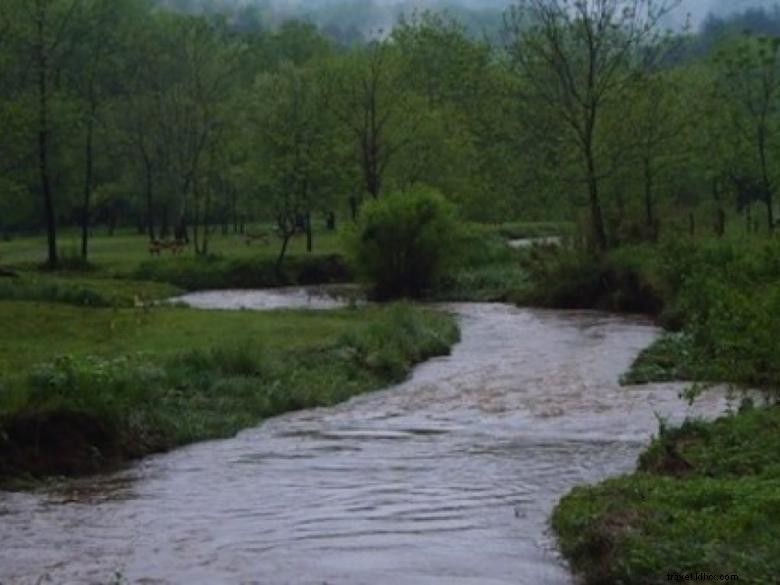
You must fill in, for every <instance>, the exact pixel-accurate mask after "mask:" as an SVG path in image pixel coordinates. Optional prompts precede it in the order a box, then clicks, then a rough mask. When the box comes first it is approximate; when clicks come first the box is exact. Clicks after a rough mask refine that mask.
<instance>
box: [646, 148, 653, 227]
mask: <svg viewBox="0 0 780 585" xmlns="http://www.w3.org/2000/svg"><path fill="white" fill-rule="evenodd" d="M643 166H644V172H645V223H646V225H647V227H648V228H650V229H651V230H652V228H653V226H654V225H655V218H654V217H653V172H652V169H651V168H650V161H649V160H648V159H647V158H645V159H644V161H643Z"/></svg>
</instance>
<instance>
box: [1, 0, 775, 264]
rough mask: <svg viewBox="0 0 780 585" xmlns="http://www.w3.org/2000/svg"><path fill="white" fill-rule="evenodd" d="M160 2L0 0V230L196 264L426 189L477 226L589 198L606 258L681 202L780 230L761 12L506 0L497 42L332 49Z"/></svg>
mask: <svg viewBox="0 0 780 585" xmlns="http://www.w3.org/2000/svg"><path fill="white" fill-rule="evenodd" d="M166 5H167V7H162V6H160V3H159V2H153V1H152V0H4V1H3V2H2V4H0V129H2V130H1V131H0V234H3V235H5V236H10V235H11V234H13V233H14V232H21V231H38V230H45V232H46V234H47V241H48V261H49V263H51V264H57V262H58V260H59V254H60V250H59V248H58V243H57V237H58V229H59V228H61V227H63V226H78V227H79V228H80V233H81V246H80V250H79V253H80V255H81V256H82V257H83V258H84V259H85V260H86V259H87V258H88V257H89V250H90V246H89V240H90V237H91V234H92V232H93V230H94V229H95V228H96V226H104V227H105V229H106V230H108V231H109V232H112V231H113V230H115V229H116V228H117V227H118V226H124V227H127V226H134V227H135V228H137V230H138V231H139V232H141V233H144V234H147V235H148V237H149V238H150V239H151V240H155V239H159V238H168V237H171V238H173V237H176V238H179V239H185V240H188V241H191V242H192V243H193V248H194V250H195V251H196V253H197V254H201V255H204V254H207V253H209V249H210V248H209V245H210V236H211V235H212V234H213V233H214V230H221V231H223V232H230V231H232V232H240V231H242V230H243V229H244V226H245V225H246V224H247V223H249V222H252V221H256V220H260V219H262V220H266V221H272V222H273V223H274V224H275V225H276V230H275V231H276V232H277V233H278V234H279V235H280V236H281V238H282V246H283V247H286V245H287V242H288V241H289V238H291V237H292V236H293V235H294V234H295V233H297V232H299V231H301V230H303V231H308V235H309V241H310V245H311V237H312V234H311V225H312V223H313V221H314V220H316V219H318V218H320V219H323V220H325V221H326V222H327V223H328V224H329V225H331V226H332V225H333V223H334V221H335V215H336V214H337V213H338V214H341V215H343V216H344V217H345V218H355V217H356V216H357V214H358V212H359V209H360V206H361V204H362V202H364V201H366V200H371V199H376V198H380V197H381V196H382V195H383V194H384V193H387V192H389V191H397V190H407V189H410V188H412V187H415V186H419V185H427V186H430V187H433V188H435V189H437V190H439V191H440V192H442V193H444V194H445V196H446V197H448V198H449V199H450V200H451V201H452V202H454V203H455V204H457V206H458V207H459V208H460V209H461V215H462V216H464V217H467V218H469V219H473V220H479V221H502V220H505V219H507V218H524V219H545V218H561V217H571V216H573V215H574V214H577V213H579V214H580V217H581V218H582V222H583V224H584V225H586V226H587V230H586V231H587V234H588V236H589V239H590V243H591V245H592V246H594V247H596V248H600V249H604V248H607V247H610V246H612V245H615V244H616V243H619V242H620V241H624V240H627V239H636V238H639V239H641V238H650V239H653V238H657V237H658V234H659V232H660V231H661V230H662V229H663V226H664V221H665V218H667V217H670V216H674V217H676V218H680V217H683V218H687V217H688V213H689V212H690V210H693V209H696V210H699V211H700V212H701V211H702V210H703V212H705V213H706V214H708V216H709V217H712V218H713V219H712V225H713V229H715V230H716V231H717V230H721V231H722V230H723V224H724V223H725V221H726V220H727V217H731V216H733V215H734V214H735V213H741V214H744V217H745V221H746V223H747V224H748V225H750V226H751V229H758V228H761V229H762V230H768V231H771V230H772V229H773V227H774V217H775V211H774V200H775V191H776V189H777V185H778V180H780V175H779V174H780V167H779V166H778V164H777V161H778V160H780V159H778V154H779V153H778V146H779V145H778V141H779V140H780V117H779V116H780V112H779V111H778V105H780V75H778V74H779V73H780V69H779V68H780V60H779V57H780V40H778V37H776V36H775V34H774V31H775V30H776V29H777V23H778V22H780V20H778V16H777V13H775V12H760V13H759V12H748V13H745V14H742V15H736V16H734V17H733V18H732V19H731V20H729V21H723V23H725V24H722V26H721V24H718V25H717V26H716V24H713V23H715V21H713V20H710V21H708V22H707V23H706V24H705V26H704V28H703V29H702V32H701V34H688V33H674V34H673V33H665V32H663V31H662V30H661V27H660V26H659V22H660V19H661V18H662V17H663V14H664V10H665V9H666V8H669V7H670V5H668V4H667V5H664V4H663V2H661V3H659V2H650V1H649V0H581V1H577V2H569V3H565V2H558V1H553V2H547V1H543V0H520V1H518V2H515V3H514V4H513V5H512V6H511V7H510V9H509V10H507V11H506V12H505V13H504V14H503V17H502V24H501V34H500V42H491V41H489V40H488V39H487V38H483V37H479V36H475V35H474V34H472V33H471V32H470V31H469V29H468V28H467V27H466V26H465V25H464V24H463V23H462V22H460V21H458V20H456V19H455V18H452V17H451V16H447V15H443V14H437V13H432V12H425V13H420V14H415V15H413V16H410V17H407V18H403V19H401V20H400V22H399V23H398V24H397V26H395V27H394V28H393V30H392V32H390V33H389V34H387V35H386V36H383V37H381V38H379V39H376V40H373V41H368V42H366V41H362V42H355V43H352V42H345V43H339V42H336V41H334V40H333V38H332V37H331V36H328V33H327V31H323V30H318V29H317V28H316V27H315V26H314V25H313V24H309V23H306V22H300V21H289V22H285V23H282V24H279V25H278V26H275V27H271V26H268V25H267V23H265V22H264V21H263V20H262V16H263V12H262V10H261V9H253V11H252V10H250V11H248V12H246V13H241V14H243V16H242V17H241V18H238V19H237V18H234V17H233V16H231V15H230V14H227V15H225V14H223V13H221V12H218V11H216V10H207V9H205V8H207V6H206V5H204V7H205V8H204V7H201V9H199V10H198V11H197V14H193V13H192V11H189V12H187V11H183V10H178V9H183V8H186V7H190V8H191V7H192V5H191V3H186V5H185V4H181V3H179V4H177V3H176V2H173V1H169V2H166ZM261 6H262V5H261ZM628 8H630V10H629V9H628ZM247 10H249V9H247ZM743 21H744V22H750V23H752V24H751V25H750V27H747V28H748V30H742V28H744V27H742V25H741V24H740V23H743ZM718 22H720V21H718ZM757 23H759V24H760V26H759V24H757ZM773 23H774V24H773ZM762 27H763V28H762ZM701 47H706V50H703V49H701ZM759 221H760V224H759V223H758V222H759Z"/></svg>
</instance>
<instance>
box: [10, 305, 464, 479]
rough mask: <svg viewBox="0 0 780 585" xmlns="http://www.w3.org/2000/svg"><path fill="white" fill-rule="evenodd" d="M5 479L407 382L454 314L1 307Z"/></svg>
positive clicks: (106, 463) (77, 467) (206, 435)
mask: <svg viewBox="0 0 780 585" xmlns="http://www.w3.org/2000/svg"><path fill="white" fill-rule="evenodd" d="M0 319H2V320H3V322H4V323H8V324H10V326H8V327H4V328H2V330H0V374H1V375H0V379H1V380H2V381H1V382H0V384H1V385H2V387H1V388H0V478H2V479H4V480H9V479H11V478H13V479H17V480H18V479H19V478H24V477H28V478H40V477H45V476H51V475H74V474H81V473H89V472H94V471H98V470H102V469H106V468H109V467H111V466H114V465H117V464H120V463H122V462H124V461H126V460H128V459H131V458H136V457H140V456H142V455H145V454H147V453H153V452H159V451H164V450H167V449H170V448H173V447H175V446H177V445H182V444H185V443H189V442H193V441H197V440H203V439H210V438H216V437H226V436H230V435H232V434H234V433H235V432H237V431H238V430H240V429H242V428H245V427H248V426H251V425H254V424H256V423H257V422H258V421H260V420H262V419H263V418H266V417H269V416H273V415H276V414H279V413H282V412H285V411H289V410H294V409H300V408H307V407H314V406H323V405H330V404H334V403H336V402H339V401H342V400H345V399H347V398H349V397H350V396H353V395H355V394H358V393H361V392H366V391H369V390H375V389H378V388H381V387H383V386H386V385H388V384H390V383H393V382H397V381H399V380H401V379H402V378H403V377H404V376H405V375H407V373H408V372H409V369H410V368H411V366H412V365H413V364H414V363H416V362H419V361H421V360H424V359H426V358H428V357H431V356H433V355H439V354H443V353H446V352H447V351H448V350H449V348H450V347H451V345H452V344H453V343H454V342H455V340H456V339H457V327H456V326H455V324H454V321H453V319H452V318H450V317H448V316H446V315H442V314H439V313H434V312H431V311H427V310H424V309H420V308H415V307H413V306H407V305H394V306H388V307H384V308H366V309H359V310H343V311H335V312H328V313H319V312H317V313H314V312H312V313H303V312H274V313H250V312H235V313H230V312H209V311H194V310H189V309H180V308H156V309H153V310H142V309H138V310H129V309H82V308H75V307H70V306H66V305H52V304H37V303H24V302H0Z"/></svg>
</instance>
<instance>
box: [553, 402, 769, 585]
mask: <svg viewBox="0 0 780 585" xmlns="http://www.w3.org/2000/svg"><path fill="white" fill-rule="evenodd" d="M778 437H780V409H778V408H777V407H774V408H768V409H753V410H748V411H745V412H742V413H741V414H739V415H732V416H729V417H725V418H722V419H720V420H718V421H715V422H714V423H703V422H687V423H686V424H685V425H683V426H682V427H681V428H679V429H674V430H671V431H668V432H667V433H666V434H665V435H664V436H663V437H661V438H659V439H658V440H656V441H655V442H654V443H653V444H652V445H651V447H650V448H649V449H648V450H647V451H646V452H645V453H644V454H643V455H642V457H641V458H640V470H641V471H640V472H639V473H636V474H634V475H630V476H626V477H621V478H617V479H613V480H609V481H606V482H604V483H603V484H600V485H598V486H595V487H582V488H577V489H575V490H573V491H572V492H571V493H570V494H569V495H568V496H566V497H565V498H564V499H563V500H562V501H561V503H560V505H559V506H558V508H557V509H556V511H555V514H554V516H553V526H554V528H555V530H556V532H557V533H558V535H559V536H560V539H561V545H562V548H563V552H564V554H565V555H566V556H567V557H568V558H569V559H570V560H571V562H572V564H573V566H574V568H575V569H576V570H577V571H578V572H580V573H582V574H583V576H584V577H585V583H589V584H590V583H593V584H595V583H643V584H648V585H649V584H660V583H666V582H668V579H667V574H668V573H677V574H686V573H702V572H705V573H709V574H716V575H717V574H723V575H726V574H728V575H738V576H739V580H740V581H746V582H749V583H767V584H769V583H774V582H776V580H777V574H778V571H780V561H779V560H778V557H777V554H776V552H777V542H778V541H780V515H779V514H780V497H779V496H778V494H780V443H778Z"/></svg>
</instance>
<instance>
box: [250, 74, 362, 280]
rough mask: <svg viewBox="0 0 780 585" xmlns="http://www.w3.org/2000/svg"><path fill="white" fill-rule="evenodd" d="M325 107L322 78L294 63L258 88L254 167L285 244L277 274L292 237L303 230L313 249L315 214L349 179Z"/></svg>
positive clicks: (336, 131)
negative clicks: (321, 85) (320, 83)
mask: <svg viewBox="0 0 780 585" xmlns="http://www.w3.org/2000/svg"><path fill="white" fill-rule="evenodd" d="M322 104H323V94H322V89H321V87H320V85H319V79H318V78H317V77H316V76H315V75H314V73H313V72H312V71H311V70H310V69H306V68H301V67H296V66H294V65H292V64H287V65H285V66H283V67H281V69H280V70H279V71H278V72H276V73H272V74H266V75H265V76H262V77H261V78H259V80H258V83H257V85H256V88H255V92H254V97H253V104H252V107H253V111H254V112H255V116H254V120H253V122H254V124H253V130H252V137H251V139H250V140H251V142H252V143H253V146H252V148H251V150H252V151H253V153H254V156H253V157H252V159H251V161H252V163H251V164H252V165H253V166H254V168H255V173H254V174H255V176H256V177H257V178H258V179H259V181H260V182H261V185H262V189H263V191H264V192H265V193H267V194H268V195H270V207H271V209H272V212H273V214H274V218H275V220H276V223H277V228H278V233H279V236H280V238H281V240H282V244H281V250H280V252H279V256H278V259H277V272H281V268H282V263H283V261H284V258H285V254H286V252H287V248H288V245H289V242H290V239H291V238H292V237H293V236H294V235H295V234H296V233H298V232H299V231H300V230H301V229H302V228H303V229H305V231H306V234H307V243H308V249H309V251H311V248H312V229H311V223H312V222H311V217H312V212H313V211H314V210H315V209H318V208H319V209H321V210H325V209H327V208H329V207H330V204H331V202H332V201H333V199H334V198H335V195H336V194H337V193H338V192H339V191H341V190H342V189H343V187H344V186H345V184H346V181H347V178H348V173H346V172H345V171H344V170H343V169H344V167H345V165H344V164H343V162H344V161H343V158H342V157H343V155H342V157H340V154H339V153H340V151H342V150H343V146H342V144H341V143H340V141H339V137H340V133H339V129H338V127H337V126H335V125H334V123H333V120H332V119H331V118H330V117H329V116H327V115H326V114H324V113H323V108H322ZM255 132H256V133H255Z"/></svg>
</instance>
